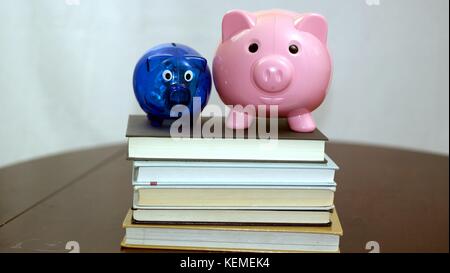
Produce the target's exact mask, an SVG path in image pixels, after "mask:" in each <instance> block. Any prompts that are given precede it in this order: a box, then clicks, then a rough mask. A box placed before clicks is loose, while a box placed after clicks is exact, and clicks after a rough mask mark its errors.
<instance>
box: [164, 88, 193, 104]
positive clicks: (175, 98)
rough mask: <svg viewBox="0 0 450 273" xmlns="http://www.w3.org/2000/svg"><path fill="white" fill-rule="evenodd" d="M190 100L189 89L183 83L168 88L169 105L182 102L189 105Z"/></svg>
mask: <svg viewBox="0 0 450 273" xmlns="http://www.w3.org/2000/svg"><path fill="white" fill-rule="evenodd" d="M190 101H191V94H190V92H189V89H187V88H186V87H185V86H183V85H178V84H175V85H171V86H170V88H169V102H170V104H171V106H174V105H177V104H182V105H189V103H190Z"/></svg>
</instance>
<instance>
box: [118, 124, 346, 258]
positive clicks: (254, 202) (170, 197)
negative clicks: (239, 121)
mask: <svg viewBox="0 0 450 273" xmlns="http://www.w3.org/2000/svg"><path fill="white" fill-rule="evenodd" d="M214 119H217V118H211V119H209V118H204V119H203V120H202V124H206V123H209V124H223V123H222V122H217V123H216V121H215V122H211V121H212V120H213V121H214ZM220 121H221V119H220ZM259 122H261V121H259ZM254 126H255V127H257V126H258V123H255V124H254ZM192 127H194V126H192ZM252 131H253V132H254V130H251V128H250V129H248V130H245V132H244V134H240V135H238V134H237V131H233V130H230V129H227V128H225V126H222V125H217V126H216V125H214V126H212V129H211V130H210V129H208V133H209V134H207V135H208V137H205V135H206V134H203V136H202V134H200V136H198V135H197V134H194V133H192V130H191V133H190V134H189V135H188V136H186V137H180V138H178V137H177V138H174V137H173V136H172V137H171V134H170V128H169V127H161V128H155V127H151V126H150V124H149V122H148V121H147V119H146V117H145V116H130V118H129V121H128V128H127V137H128V158H129V159H130V160H132V161H133V174H132V183H133V191H134V193H133V194H134V196H133V205H132V208H131V209H130V211H129V212H128V214H127V216H126V217H125V220H124V223H123V227H124V229H125V230H126V232H125V233H126V234H125V238H124V240H123V242H122V246H123V247H133V248H158V249H186V250H220V251H263V252H265V251H271V252H283V251H287V252H296V251H299V252H338V251H339V239H340V236H342V228H341V225H340V222H339V219H338V215H337V213H336V209H335V208H334V193H335V190H336V183H335V182H334V176H335V172H336V170H337V169H338V167H337V165H336V164H335V163H334V162H333V161H332V160H331V158H329V157H328V156H327V155H326V154H325V143H326V141H327V138H326V137H325V136H324V135H323V134H322V133H321V132H320V131H319V130H315V131H314V132H312V133H297V132H293V131H290V130H289V127H288V125H287V122H286V120H283V119H280V120H279V121H278V136H277V139H274V140H266V139H260V138H258V137H257V136H252V135H250V134H249V132H252ZM211 132H212V133H211Z"/></svg>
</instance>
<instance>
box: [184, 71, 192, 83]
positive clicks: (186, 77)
mask: <svg viewBox="0 0 450 273" xmlns="http://www.w3.org/2000/svg"><path fill="white" fill-rule="evenodd" d="M192 78H194V73H192V71H191V70H188V71H186V72H184V80H185V81H187V82H190V81H192Z"/></svg>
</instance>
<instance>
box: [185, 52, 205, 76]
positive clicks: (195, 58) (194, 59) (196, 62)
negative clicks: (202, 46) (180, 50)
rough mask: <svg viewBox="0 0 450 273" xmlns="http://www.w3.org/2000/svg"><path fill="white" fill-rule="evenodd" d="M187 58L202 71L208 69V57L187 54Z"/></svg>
mask: <svg viewBox="0 0 450 273" xmlns="http://www.w3.org/2000/svg"><path fill="white" fill-rule="evenodd" d="M186 60H187V61H188V62H189V64H191V65H192V66H194V67H197V68H198V69H200V71H202V72H203V71H205V69H206V63H207V62H206V59H205V58H202V57H198V56H186Z"/></svg>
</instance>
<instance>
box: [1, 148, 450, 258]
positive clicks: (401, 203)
mask: <svg viewBox="0 0 450 273" xmlns="http://www.w3.org/2000/svg"><path fill="white" fill-rule="evenodd" d="M327 152H328V154H329V155H330V156H331V157H332V158H333V159H334V160H335V161H336V162H337V163H338V165H339V166H340V167H341V170H339V171H338V173H337V177H336V181H337V183H338V190H337V192H336V207H337V210H338V211H339V214H340V217H341V221H342V225H343V228H344V237H343V238H342V241H341V251H342V252H368V250H366V244H367V242H369V241H376V242H377V243H378V244H379V245H380V248H381V249H380V250H381V252H400V251H401V252H448V250H449V247H448V246H449V240H448V234H449V229H448V228H449V226H448V215H449V200H448V196H449V160H448V157H446V156H438V155H431V154H426V153H417V152H411V151H405V150H398V149H387V148H382V147H371V146H360V145H350V144H336V143H329V144H328V146H327ZM130 176H131V163H130V162H128V161H126V146H125V145H116V146H109V147H102V148H96V149H91V150H84V151H77V152H71V153H66V154H62V155H57V156H52V157H47V158H43V159H38V160H33V161H30V162H25V163H21V164H17V165H14V166H11V167H6V168H3V169H0V252H67V251H68V250H66V246H67V247H68V245H67V243H68V242H70V241H76V242H77V243H78V245H79V247H80V251H81V252H119V251H123V250H121V248H120V246H119V243H120V241H121V240H122V238H123V234H124V231H123V230H122V228H121V223H122V220H123V218H124V216H125V213H126V212H127V210H128V208H129V207H130V206H131V197H132V189H131V181H130ZM69 244H70V243H69Z"/></svg>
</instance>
